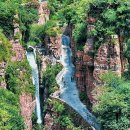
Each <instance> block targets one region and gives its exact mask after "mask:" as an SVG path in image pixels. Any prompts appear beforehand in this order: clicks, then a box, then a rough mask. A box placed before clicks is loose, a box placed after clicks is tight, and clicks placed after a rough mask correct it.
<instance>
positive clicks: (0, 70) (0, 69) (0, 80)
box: [0, 62, 6, 89]
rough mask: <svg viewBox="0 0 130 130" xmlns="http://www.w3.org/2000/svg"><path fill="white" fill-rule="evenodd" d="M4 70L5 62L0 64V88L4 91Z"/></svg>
mask: <svg viewBox="0 0 130 130" xmlns="http://www.w3.org/2000/svg"><path fill="white" fill-rule="evenodd" d="M5 68H6V62H1V63H0V88H4V89H6V81H5Z"/></svg>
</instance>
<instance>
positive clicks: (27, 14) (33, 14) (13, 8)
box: [0, 0, 38, 42]
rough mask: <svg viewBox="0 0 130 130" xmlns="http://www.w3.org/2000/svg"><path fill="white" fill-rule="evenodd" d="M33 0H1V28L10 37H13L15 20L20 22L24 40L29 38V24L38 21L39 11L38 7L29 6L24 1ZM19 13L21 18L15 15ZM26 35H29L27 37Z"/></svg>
mask: <svg viewBox="0 0 130 130" xmlns="http://www.w3.org/2000/svg"><path fill="white" fill-rule="evenodd" d="M28 1H31V2H33V0H24V1H22V0H2V1H0V5H1V7H0V28H1V29H2V30H3V33H4V34H5V35H6V36H7V37H8V38H12V37H13V33H14V25H13V24H14V21H15V22H16V21H17V22H18V23H19V24H20V30H21V32H22V34H23V35H22V36H23V41H24V42H26V41H27V40H28V38H27V37H28V35H29V26H30V24H31V23H32V22H34V21H36V20H37V18H38V13H37V10H36V8H34V7H33V6H30V7H29V8H28V7H27V6H26V4H23V2H28ZM16 14H18V16H19V18H16V17H15V15H16ZM25 35H27V36H26V37H25Z"/></svg>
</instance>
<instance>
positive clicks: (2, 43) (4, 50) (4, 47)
mask: <svg viewBox="0 0 130 130" xmlns="http://www.w3.org/2000/svg"><path fill="white" fill-rule="evenodd" d="M10 57H11V44H10V43H9V41H8V39H7V38H6V37H5V35H4V34H3V33H2V31H1V30H0V61H8V60H9V59H10Z"/></svg>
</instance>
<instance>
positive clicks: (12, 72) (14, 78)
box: [6, 60, 34, 95]
mask: <svg viewBox="0 0 130 130" xmlns="http://www.w3.org/2000/svg"><path fill="white" fill-rule="evenodd" d="M6 78H7V79H6V80H7V85H8V89H9V90H10V91H12V92H13V93H14V94H17V95H20V94H21V93H23V92H25V93H26V92H27V93H34V86H33V84H32V78H31V68H30V66H29V63H28V62H27V60H24V61H20V62H9V63H8V66H7V68H6Z"/></svg>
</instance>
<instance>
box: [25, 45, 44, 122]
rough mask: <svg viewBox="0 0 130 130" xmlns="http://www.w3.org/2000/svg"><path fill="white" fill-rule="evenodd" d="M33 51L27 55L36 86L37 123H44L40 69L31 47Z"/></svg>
mask: <svg viewBox="0 0 130 130" xmlns="http://www.w3.org/2000/svg"><path fill="white" fill-rule="evenodd" d="M31 49H33V51H29V52H27V53H26V55H27V59H28V62H29V64H30V66H31V68H32V79H33V84H34V86H35V97H36V115H37V123H38V124H41V123H42V117H41V108H40V95H39V74H38V67H37V64H36V59H35V56H36V55H35V49H34V48H32V47H31Z"/></svg>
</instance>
